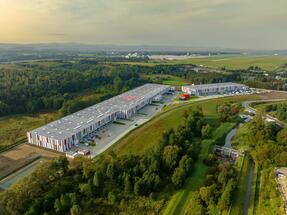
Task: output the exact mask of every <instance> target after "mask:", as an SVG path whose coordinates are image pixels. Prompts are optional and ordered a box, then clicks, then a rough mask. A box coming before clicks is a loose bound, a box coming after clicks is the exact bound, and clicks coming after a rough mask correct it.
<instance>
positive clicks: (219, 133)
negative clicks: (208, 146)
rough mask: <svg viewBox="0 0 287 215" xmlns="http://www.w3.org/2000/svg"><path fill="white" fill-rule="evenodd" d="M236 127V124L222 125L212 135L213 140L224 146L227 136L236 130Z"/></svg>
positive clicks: (227, 123) (226, 123)
mask: <svg viewBox="0 0 287 215" xmlns="http://www.w3.org/2000/svg"><path fill="white" fill-rule="evenodd" d="M235 125H236V123H235V122H225V123H222V124H221V125H220V126H219V127H218V128H217V129H216V130H215V131H214V132H213V134H212V139H213V140H214V141H215V142H216V144H218V145H221V146H222V145H224V140H225V136H226V135H227V134H228V132H229V131H230V130H231V129H232V128H234V126H235Z"/></svg>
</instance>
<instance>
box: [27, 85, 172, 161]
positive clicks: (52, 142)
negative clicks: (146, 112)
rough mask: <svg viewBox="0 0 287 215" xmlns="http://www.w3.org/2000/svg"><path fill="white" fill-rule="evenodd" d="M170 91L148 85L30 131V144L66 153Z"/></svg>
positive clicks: (158, 99)
mask: <svg viewBox="0 0 287 215" xmlns="http://www.w3.org/2000/svg"><path fill="white" fill-rule="evenodd" d="M170 90H172V88H171V87H170V86H169V85H159V84H145V85H143V86H140V87H138V88H135V89H133V90H130V91H128V92H125V93H123V94H121V95H118V96H115V97H113V98H111V99H108V100H106V101H103V102H101V103H99V104H96V105H93V106H91V107H88V108H85V109H83V110H81V111H78V112H76V113H73V114H71V115H68V116H66V117H64V118H61V119H59V120H57V121H54V122H51V123H49V124H47V125H45V126H43V127H40V128H37V129H35V130H33V131H30V132H28V133H27V136H28V142H29V143H30V144H34V145H37V146H41V147H45V148H49V149H52V150H56V151H60V152H65V151H67V150H69V149H71V148H72V147H73V146H77V145H78V144H79V142H80V140H81V139H82V138H83V137H85V136H87V135H88V134H90V133H92V132H95V131H97V130H99V129H101V128H102V127H103V126H105V125H106V124H108V123H111V122H113V121H115V120H117V119H128V118H131V117H132V116H133V115H134V114H136V113H137V111H138V110H140V109H141V108H143V107H144V106H146V105H148V104H151V103H152V102H154V101H160V100H161V98H162V95H163V94H164V93H167V92H169V91H170ZM71 156H72V155H71Z"/></svg>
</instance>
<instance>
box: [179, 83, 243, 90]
mask: <svg viewBox="0 0 287 215" xmlns="http://www.w3.org/2000/svg"><path fill="white" fill-rule="evenodd" d="M236 86H237V87H246V86H245V85H244V84H237V83H232V82H224V83H215V84H200V85H188V86H184V87H186V88H189V89H193V90H201V89H211V88H218V87H236Z"/></svg>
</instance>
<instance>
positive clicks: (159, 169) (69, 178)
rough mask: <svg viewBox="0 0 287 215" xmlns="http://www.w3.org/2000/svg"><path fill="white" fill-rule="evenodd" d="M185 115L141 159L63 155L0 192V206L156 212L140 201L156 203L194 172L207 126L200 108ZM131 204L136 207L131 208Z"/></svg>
mask: <svg viewBox="0 0 287 215" xmlns="http://www.w3.org/2000/svg"><path fill="white" fill-rule="evenodd" d="M184 117H185V120H184V122H183V124H182V125H181V126H179V127H178V128H177V129H176V130H169V131H167V132H165V133H164V134H163V135H162V138H161V140H160V142H159V143H158V144H157V145H156V146H155V147H154V148H153V149H152V150H151V151H150V153H147V154H145V155H143V156H135V155H127V156H117V155H116V154H114V153H110V154H109V155H106V156H101V157H99V158H97V159H93V160H92V159H87V158H79V159H75V160H73V161H72V162H71V163H70V164H69V163H68V161H67V160H66V158H63V157H62V158H59V159H56V160H53V161H50V162H47V163H45V164H44V165H43V166H42V167H41V168H38V169H37V170H36V171H35V172H34V173H32V174H31V175H30V176H27V177H25V178H23V179H22V180H20V182H19V183H17V184H15V185H13V186H12V187H11V188H10V189H8V190H6V191H4V192H2V193H1V195H0V205H1V206H2V207H3V208H5V209H6V210H7V212H9V213H11V214H27V215H28V214H29V215H32V214H33V215H34V214H35V215H36V214H73V215H75V214H81V212H82V211H85V214H118V213H119V211H123V212H124V211H130V214H136V213H137V212H139V211H141V210H144V211H145V213H146V214H148V213H149V210H150V212H152V213H158V212H159V211H160V210H161V209H162V208H153V207H151V206H150V207H151V208H150V207H147V206H146V205H145V204H144V203H145V202H148V201H150V200H151V201H153V200H156V199H157V198H158V197H159V196H160V192H162V190H165V189H167V188H169V189H170V188H172V189H178V188H180V187H181V186H182V185H183V184H184V182H185V179H186V178H187V176H188V175H190V174H191V173H192V171H193V164H194V162H195V161H196V160H197V158H198V154H199V150H200V142H201V137H202V131H203V130H204V129H203V128H204V127H206V126H207V124H206V122H205V118H204V116H203V115H202V111H201V110H200V109H196V110H190V111H187V112H186V113H185V114H184ZM205 135H206V132H205ZM136 200H139V202H141V203H140V204H139V203H138V204H134V203H135V202H134V201H136ZM163 203H164V202H163ZM162 207H163V204H162Z"/></svg>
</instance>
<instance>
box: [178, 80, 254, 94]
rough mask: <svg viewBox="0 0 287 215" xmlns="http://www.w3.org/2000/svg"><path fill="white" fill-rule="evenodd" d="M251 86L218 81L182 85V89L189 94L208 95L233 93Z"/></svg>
mask: <svg viewBox="0 0 287 215" xmlns="http://www.w3.org/2000/svg"><path fill="white" fill-rule="evenodd" d="M248 89H249V88H248V87H247V86H246V85H244V84H237V83H232V82H225V83H216V84H201V85H189V86H182V87H181V90H182V91H183V92H185V93H188V94H189V95H195V96H207V95H215V94H224V93H231V92H234V91H240V90H243V91H246V90H248Z"/></svg>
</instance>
